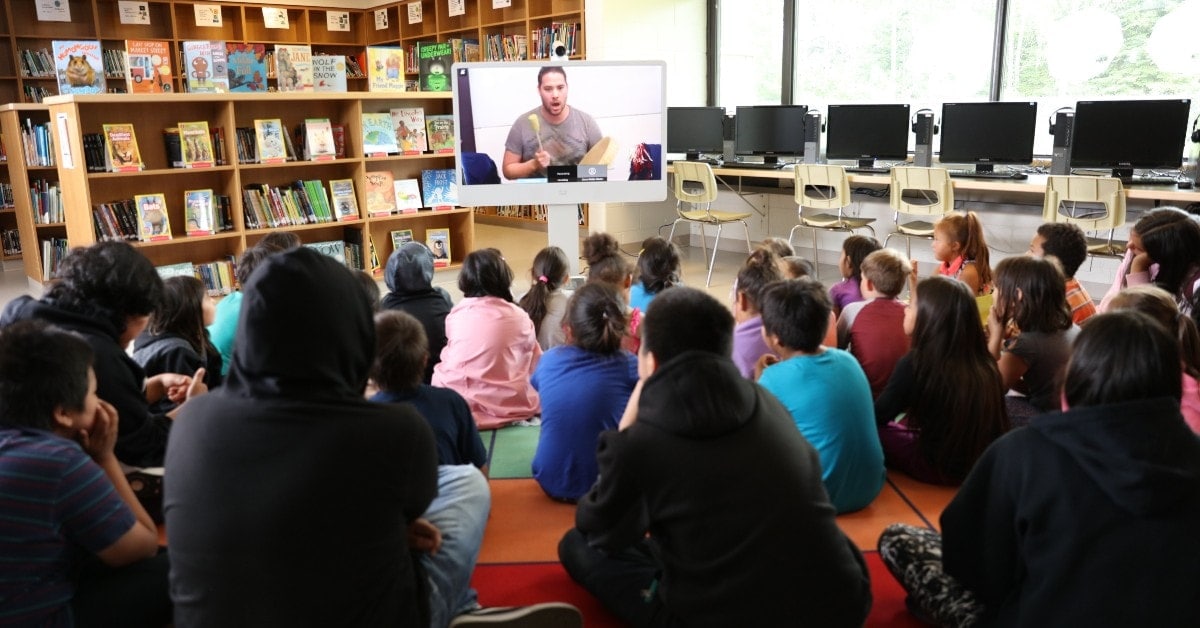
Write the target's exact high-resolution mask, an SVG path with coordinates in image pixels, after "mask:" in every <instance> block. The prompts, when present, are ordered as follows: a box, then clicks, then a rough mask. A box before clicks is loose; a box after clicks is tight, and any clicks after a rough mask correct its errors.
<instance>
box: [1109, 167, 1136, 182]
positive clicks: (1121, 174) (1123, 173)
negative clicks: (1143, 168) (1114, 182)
mask: <svg viewBox="0 0 1200 628" xmlns="http://www.w3.org/2000/svg"><path fill="white" fill-rule="evenodd" d="M1112 176H1113V178H1114V179H1120V180H1122V181H1132V180H1133V168H1113V169H1112Z"/></svg>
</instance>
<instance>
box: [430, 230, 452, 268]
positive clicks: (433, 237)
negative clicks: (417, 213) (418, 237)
mask: <svg viewBox="0 0 1200 628" xmlns="http://www.w3.org/2000/svg"><path fill="white" fill-rule="evenodd" d="M425 245H426V246H428V247H429V250H430V251H432V252H433V267H434V268H445V267H447V266H449V265H450V260H451V259H452V258H451V257H450V230H449V229H444V228H439V229H426V230H425Z"/></svg>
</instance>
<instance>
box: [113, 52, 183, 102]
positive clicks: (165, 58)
mask: <svg viewBox="0 0 1200 628" xmlns="http://www.w3.org/2000/svg"><path fill="white" fill-rule="evenodd" d="M125 54H126V57H127V59H126V63H125V84H126V85H125V87H126V89H128V90H129V93H131V94H162V93H170V92H172V91H174V89H175V88H174V86H173V85H172V83H171V79H172V78H173V73H172V71H171V42H169V41H159V40H155V39H127V40H125Z"/></svg>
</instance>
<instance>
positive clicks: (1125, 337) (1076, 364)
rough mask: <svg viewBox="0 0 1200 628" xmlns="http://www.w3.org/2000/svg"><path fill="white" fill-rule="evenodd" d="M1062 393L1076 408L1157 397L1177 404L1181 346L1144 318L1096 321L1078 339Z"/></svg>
mask: <svg viewBox="0 0 1200 628" xmlns="http://www.w3.org/2000/svg"><path fill="white" fill-rule="evenodd" d="M1063 393H1064V394H1065V395H1066V398H1067V404H1068V405H1069V406H1070V407H1072V408H1076V407H1086V406H1099V405H1105V404H1110V403H1120V402H1122V401H1134V400H1138V399H1152V398H1155V397H1171V398H1173V399H1175V400H1176V402H1178V400H1179V398H1180V395H1181V394H1182V376H1181V372H1180V360H1179V343H1178V342H1176V341H1175V339H1174V338H1172V337H1171V335H1170V334H1169V333H1167V330H1166V329H1163V326H1162V325H1159V324H1158V323H1157V322H1155V321H1154V319H1152V318H1150V317H1149V316H1147V315H1145V314H1143V313H1141V312H1137V311H1132V310H1121V311H1116V312H1108V313H1105V314H1100V315H1098V316H1093V317H1092V318H1089V319H1088V322H1087V324H1086V325H1084V326H1083V329H1082V331H1080V332H1079V336H1078V337H1077V338H1076V339H1075V344H1074V346H1073V348H1072V352H1071V360H1070V362H1068V363H1067V375H1066V380H1065V384H1064V386H1063Z"/></svg>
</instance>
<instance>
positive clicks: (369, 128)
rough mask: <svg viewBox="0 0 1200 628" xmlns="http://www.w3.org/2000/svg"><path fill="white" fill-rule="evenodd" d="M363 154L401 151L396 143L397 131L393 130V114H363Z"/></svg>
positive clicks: (384, 153)
mask: <svg viewBox="0 0 1200 628" xmlns="http://www.w3.org/2000/svg"><path fill="white" fill-rule="evenodd" d="M362 130H363V154H364V155H366V156H368V157H370V156H373V155H386V154H389V153H398V152H400V146H399V145H398V144H396V133H395V131H393V130H392V116H391V114H387V113H364V114H362Z"/></svg>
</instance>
